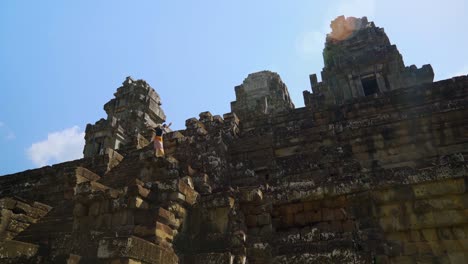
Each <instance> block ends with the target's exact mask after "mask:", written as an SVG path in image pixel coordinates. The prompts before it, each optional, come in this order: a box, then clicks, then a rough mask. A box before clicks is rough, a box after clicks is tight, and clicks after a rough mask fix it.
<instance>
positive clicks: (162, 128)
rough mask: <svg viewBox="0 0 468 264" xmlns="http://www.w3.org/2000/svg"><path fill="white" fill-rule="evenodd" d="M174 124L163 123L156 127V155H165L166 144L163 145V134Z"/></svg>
mask: <svg viewBox="0 0 468 264" xmlns="http://www.w3.org/2000/svg"><path fill="white" fill-rule="evenodd" d="M171 125H172V123H169V125H166V124H163V125H158V126H156V127H155V128H154V132H155V134H154V138H153V142H154V151H155V155H156V157H158V158H160V157H164V145H163V135H164V134H165V133H167V129H168V128H169V127H170V126H171Z"/></svg>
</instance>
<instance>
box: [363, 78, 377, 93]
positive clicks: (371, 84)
mask: <svg viewBox="0 0 468 264" xmlns="http://www.w3.org/2000/svg"><path fill="white" fill-rule="evenodd" d="M361 83H362V89H363V90H364V95H365V96H369V95H372V94H376V93H378V92H379V85H378V84H377V79H375V77H367V78H362V79H361Z"/></svg>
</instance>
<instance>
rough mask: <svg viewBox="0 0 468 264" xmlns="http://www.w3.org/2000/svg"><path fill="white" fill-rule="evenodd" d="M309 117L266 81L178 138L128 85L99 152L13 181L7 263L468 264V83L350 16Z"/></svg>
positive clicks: (91, 147)
mask: <svg viewBox="0 0 468 264" xmlns="http://www.w3.org/2000/svg"><path fill="white" fill-rule="evenodd" d="M331 28H332V32H331V33H330V34H329V35H328V36H327V39H326V44H325V49H324V53H323V55H324V62H325V66H324V68H323V70H322V73H321V75H322V78H321V82H318V80H317V76H316V75H315V74H313V75H311V76H310V81H311V85H312V92H309V91H305V92H304V102H305V107H301V108H295V107H294V104H293V103H292V102H291V99H290V97H289V93H288V89H287V87H286V85H285V84H284V83H283V82H282V81H281V78H280V76H279V75H278V74H276V73H273V72H269V71H263V72H257V73H252V74H250V75H249V76H247V78H246V79H245V80H244V81H243V82H242V84H241V85H239V86H237V87H236V88H235V93H236V101H234V102H232V103H231V112H230V113H227V114H224V115H223V116H222V117H221V116H218V115H215V116H213V115H212V114H211V113H209V112H203V113H201V114H200V116H199V118H190V119H188V120H187V121H186V129H184V130H180V131H173V132H170V133H168V134H166V135H165V137H164V145H165V149H166V156H165V157H164V158H156V157H155V156H154V152H153V149H152V144H151V138H152V132H151V130H149V129H148V126H154V125H156V124H160V123H162V122H163V121H164V120H165V119H166V117H165V115H164V112H163V110H162V109H161V100H160V98H159V96H158V94H157V93H156V92H155V91H154V90H153V89H152V88H151V87H150V86H149V85H148V84H147V83H146V82H145V81H143V80H133V79H131V78H127V79H126V80H125V81H124V83H123V84H122V86H121V87H120V88H118V89H117V92H116V93H115V94H114V95H115V98H114V99H112V100H110V101H109V102H108V103H107V104H105V106H104V109H105V110H106V112H107V115H108V116H107V119H101V120H99V121H98V122H96V123H95V124H94V125H91V124H90V125H88V126H87V127H86V145H85V147H84V158H83V159H79V160H75V161H70V162H65V163H61V164H56V165H53V166H46V167H43V168H40V169H35V170H28V171H24V172H20V173H17V174H12V175H6V176H2V177H0V208H1V215H0V263H68V264H77V263H80V264H82V263H107V264H111V263H112V264H119V263H121V264H123V263H126V264H129V263H153V264H156V263H161V264H175V263H183V264H224V263H225V264H245V263H249V264H252V263H254V264H260V263H275V264H299V263H468V193H467V189H468V187H467V186H468V173H467V165H468V164H467V161H466V157H467V155H468V130H467V128H468V127H467V123H468V119H467V117H468V108H467V106H468V76H460V77H453V78H451V79H447V80H443V81H438V82H433V77H434V74H433V71H432V67H431V66H430V65H424V66H422V68H420V69H418V68H416V67H415V66H414V65H412V66H409V67H407V66H405V64H404V63H403V59H402V56H401V54H400V53H399V52H398V49H397V48H396V46H395V45H392V44H391V43H390V41H389V39H388V37H387V35H386V34H385V32H384V30H383V29H382V28H379V27H376V26H375V25H374V23H373V22H369V21H367V19H366V18H365V17H364V18H360V19H359V18H352V17H350V18H345V17H338V18H337V19H336V20H334V21H333V22H332V23H331Z"/></svg>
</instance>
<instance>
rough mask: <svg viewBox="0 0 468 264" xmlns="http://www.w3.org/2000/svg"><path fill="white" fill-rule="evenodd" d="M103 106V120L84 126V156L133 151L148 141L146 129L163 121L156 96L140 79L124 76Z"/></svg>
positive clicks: (163, 116) (163, 117)
mask: <svg viewBox="0 0 468 264" xmlns="http://www.w3.org/2000/svg"><path fill="white" fill-rule="evenodd" d="M114 96H115V98H114V99H111V100H110V101H109V102H107V103H106V104H105V105H104V110H105V111H106V113H107V119H101V120H99V121H97V122H96V123H95V124H94V125H91V124H88V125H87V126H86V136H85V140H86V144H85V147H84V150H83V154H84V156H85V157H92V156H95V155H100V154H104V152H105V150H106V149H107V148H110V149H113V150H117V149H135V148H140V147H141V146H142V145H143V143H142V141H143V142H146V141H148V140H149V136H150V135H148V129H147V127H148V126H152V127H154V126H155V125H156V124H160V123H162V122H164V121H165V119H166V115H165V114H164V112H163V110H162V109H161V107H160V106H161V99H160V98H159V95H158V94H157V93H156V92H155V91H154V89H153V88H151V87H150V86H149V85H148V83H146V82H145V81H144V80H136V81H135V80H133V79H132V78H131V77H127V78H126V79H125V81H124V82H123V83H122V86H121V87H119V88H118V89H117V92H116V93H115V94H114Z"/></svg>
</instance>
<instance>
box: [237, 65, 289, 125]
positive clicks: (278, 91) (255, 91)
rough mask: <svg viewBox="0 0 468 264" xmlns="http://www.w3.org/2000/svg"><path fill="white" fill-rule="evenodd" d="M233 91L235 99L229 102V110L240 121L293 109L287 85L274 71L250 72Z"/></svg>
mask: <svg viewBox="0 0 468 264" xmlns="http://www.w3.org/2000/svg"><path fill="white" fill-rule="evenodd" d="M235 91H236V101H234V102H231V110H232V112H234V113H236V115H237V116H238V117H239V119H240V120H241V121H245V120H249V119H251V118H252V117H255V116H258V115H266V114H273V113H278V112H281V111H285V110H290V109H294V104H293V103H292V101H291V98H290V97H289V92H288V87H286V84H284V83H283V81H282V80H281V78H280V76H279V75H278V74H277V73H275V72H271V71H261V72H256V73H251V74H249V75H248V76H247V78H245V80H244V82H243V83H242V84H241V85H239V86H236V87H235Z"/></svg>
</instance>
